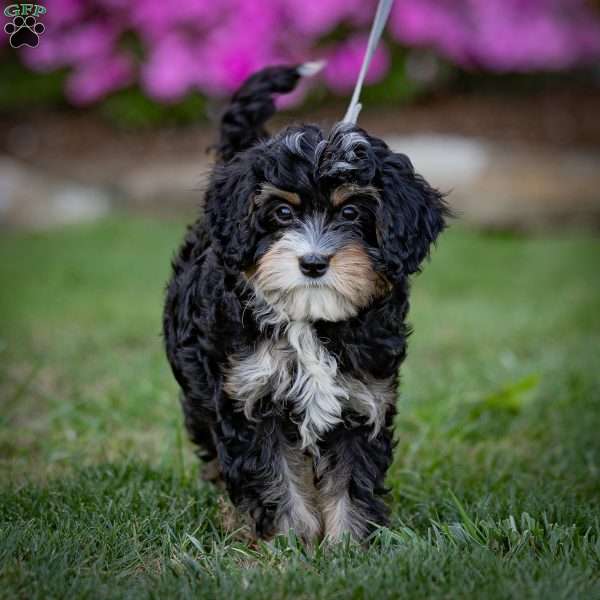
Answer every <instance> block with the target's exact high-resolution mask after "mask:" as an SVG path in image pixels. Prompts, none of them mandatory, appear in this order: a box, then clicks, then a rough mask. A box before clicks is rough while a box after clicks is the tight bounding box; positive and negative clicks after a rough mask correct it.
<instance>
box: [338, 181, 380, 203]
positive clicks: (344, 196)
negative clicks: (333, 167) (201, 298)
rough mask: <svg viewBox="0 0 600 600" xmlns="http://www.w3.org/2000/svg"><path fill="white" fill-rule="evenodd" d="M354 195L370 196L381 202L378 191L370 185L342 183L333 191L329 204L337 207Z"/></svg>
mask: <svg viewBox="0 0 600 600" xmlns="http://www.w3.org/2000/svg"><path fill="white" fill-rule="evenodd" d="M356 195H361V196H370V197H371V198H373V199H375V200H377V202H380V201H381V197H380V196H379V190H377V188H374V187H373V186H372V185H365V186H360V185H356V184H354V183H344V184H342V185H340V186H339V187H338V188H336V189H335V190H334V191H333V194H331V203H332V204H333V206H339V205H340V204H343V203H344V202H345V201H346V200H348V198H350V197H352V196H356Z"/></svg>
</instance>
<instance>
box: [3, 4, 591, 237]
mask: <svg viewBox="0 0 600 600" xmlns="http://www.w3.org/2000/svg"><path fill="white" fill-rule="evenodd" d="M5 6H6V10H5V11H4V16H3V18H4V23H11V22H12V20H13V18H14V15H16V14H19V13H18V11H19V10H20V9H19V8H18V7H19V6H21V5H20V4H18V3H17V4H15V3H13V2H6V3H5ZM34 6H38V7H41V8H38V9H37V13H38V14H37V17H36V18H37V21H39V22H40V23H42V24H43V25H44V27H45V31H44V32H43V33H42V34H41V35H40V36H39V44H38V45H37V46H36V47H34V48H31V47H27V46H22V47H20V48H19V49H13V48H12V47H11V46H10V45H9V39H10V36H9V35H8V34H6V33H2V34H1V35H0V131H1V134H0V226H4V227H17V228H19V227H25V228H31V227H33V228H46V227H51V226H54V225H57V224H61V223H71V222H78V221H86V220H93V219H96V218H99V217H101V216H105V215H106V214H108V213H110V212H111V211H114V210H118V211H134V212H138V211H139V212H144V213H150V214H160V215H161V216H166V215H170V214H171V215H177V214H186V215H187V214H189V213H190V212H191V211H193V208H194V207H195V205H196V204H197V201H198V197H199V193H198V189H197V188H198V186H199V182H200V181H201V174H202V172H203V171H205V170H206V167H207V166H208V165H209V161H210V156H209V154H207V153H206V149H207V147H208V146H209V145H210V143H211V142H212V140H213V136H214V124H215V122H216V120H218V116H219V114H220V111H221V109H222V108H223V106H224V104H225V102H226V99H227V97H228V96H229V95H230V94H231V93H232V92H233V91H234V90H235V89H236V88H237V87H238V86H239V85H240V84H241V82H242V81H243V80H244V79H245V78H246V77H247V76H248V75H249V74H251V73H252V72H254V71H255V70H257V69H259V68H260V67H263V66H265V65H269V64H276V63H282V62H284V63H298V62H303V61H306V60H314V59H321V58H325V59H327V61H328V62H327V66H326V68H325V70H324V72H323V73H322V74H321V76H319V77H317V78H315V79H314V80H312V81H310V82H306V84H305V85H304V86H303V87H302V89H300V90H298V92H295V93H293V94H292V95H290V96H289V97H282V98H281V99H280V104H281V108H282V109H283V111H284V112H282V113H280V116H279V117H278V119H277V120H276V121H275V123H274V127H278V126H281V125H282V124H285V123H287V122H289V121H291V120H297V119H301V120H306V121H316V122H319V123H322V124H324V125H327V124H332V123H333V122H335V121H336V120H337V119H339V118H340V117H341V116H342V115H343V113H344V110H345V107H346V103H347V101H348V98H349V95H350V93H351V89H352V86H353V83H354V82H355V80H356V76H357V73H358V70H359V66H360V62H361V60H362V55H363V51H364V48H365V44H366V38H367V35H368V29H369V27H370V23H371V20H372V17H373V14H374V11H375V6H376V2H375V1H374V0H302V1H300V0H270V1H257V0H186V1H184V2H180V3H178V4H177V5H174V4H173V3H170V2H164V1H162V0H145V1H144V2H134V1H133V0H52V1H44V0H40V1H39V2H38V4H37V5H34ZM15 7H17V8H15ZM599 64H600V2H598V1H597V0H397V1H396V3H395V6H394V8H393V11H392V15H391V19H390V22H389V25H388V27H387V31H386V33H385V34H384V40H383V42H382V43H381V45H380V47H379V48H378V50H377V53H376V55H375V59H374V61H373V64H372V66H371V69H370V73H369V76H368V84H369V85H368V86H367V87H366V89H365V90H364V96H363V103H364V110H363V113H362V116H361V120H360V124H361V125H362V126H363V127H365V128H366V129H368V130H369V131H371V132H372V133H374V134H377V135H380V136H382V137H384V138H385V139H386V140H387V141H388V142H389V143H390V145H391V146H393V147H394V148H396V149H398V150H402V151H404V152H406V153H408V154H409V155H410V156H411V157H412V159H413V161H414V163H415V165H416V167H417V169H418V170H420V171H421V172H422V173H423V174H424V175H425V176H426V177H427V178H428V179H430V181H432V183H433V184H435V185H437V186H438V187H440V188H442V189H444V190H452V191H453V194H452V196H451V202H452V204H453V205H454V206H455V208H457V209H458V212H459V214H460V215H461V218H462V220H463V221H464V222H465V223H469V224H473V225H475V226H477V227H484V228H490V227H491V228H502V229H504V228H506V229H511V230H514V229H518V230H527V231H529V230H539V229H544V228H552V227H560V228H562V227H564V226H566V225H569V226H575V227H584V228H596V227H597V226H598V224H599V223H600V198H599V193H598V190H600V179H599V178H600V174H599V173H600V170H599V169H598V165H599V164H600V162H599V161H598V158H599V157H600V67H599Z"/></svg>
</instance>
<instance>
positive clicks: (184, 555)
mask: <svg viewBox="0 0 600 600" xmlns="http://www.w3.org/2000/svg"><path fill="white" fill-rule="evenodd" d="M182 231H183V226H182V225H181V224H179V223H168V222H167V223H165V222H157V221H152V220H134V219H130V218H123V219H119V220H113V221H108V222H104V223H101V224H96V225H91V226H85V227H73V228H68V229H64V230H60V231H56V232H51V233H39V234H21V233H20V234H3V235H2V237H1V238H0V402H1V410H0V598H44V599H47V598H80V597H90V598H92V597H93V598H119V597H149V598H161V599H162V598H180V597H181V598H184V597H190V598H191V597H193V598H215V597H223V598H256V599H263V598H295V597H299V598H357V599H363V598H377V599H379V598H424V599H429V598H436V597H443V598H544V599H545V600H546V599H548V598H565V599H566V598H569V599H572V598H586V599H589V598H600V393H599V392H600V361H599V359H598V357H599V352H598V351H599V348H600V279H599V277H598V265H599V264H600V261H599V259H600V241H599V240H595V239H592V238H590V237H584V236H568V237H546V238H538V239H524V238H513V237H508V236H503V237H501V236H485V235H481V234H475V233H470V232H466V231H462V230H460V228H455V230H453V231H451V232H449V233H448V234H447V235H445V236H444V239H443V240H442V241H441V243H440V245H439V247H438V249H437V250H436V252H435V254H434V259H433V261H432V262H431V264H430V265H428V266H427V268H426V271H425V273H424V274H423V275H422V276H420V277H419V278H417V280H416V281H415V284H414V294H413V303H412V304H413V309H412V312H411V322H412V323H413V325H414V329H415V334H414V336H413V338H412V339H411V344H410V352H409V358H408V360H407V361H406V363H405V365H404V367H403V370H402V378H403V383H402V393H401V399H400V402H399V414H398V419H397V438H398V447H397V452H396V460H395V463H394V465H393V467H392V469H391V470H390V474H389V479H388V481H389V486H390V488H391V495H390V496H391V497H390V501H391V504H392V509H393V513H392V514H393V523H392V527H391V529H389V530H382V531H380V532H378V534H377V536H376V538H375V539H374V540H373V543H372V544H371V545H370V546H369V547H368V548H366V547H360V546H355V545H353V544H350V543H347V544H344V545H341V546H339V547H336V548H327V547H321V548H317V549H314V550H306V549H303V548H302V547H301V546H300V545H299V544H297V543H296V542H294V540H283V539H281V540H277V541H276V542H275V543H273V544H271V545H259V546H258V547H251V546H248V545H247V544H246V543H245V542H244V541H243V540H242V539H240V538H239V536H236V535H235V534H231V533H227V532H226V531H224V529H223V527H222V525H221V521H220V517H219V514H220V513H219V506H220V501H219V498H218V495H217V494H216V493H215V492H214V491H213V490H212V489H210V488H209V487H208V486H206V484H204V483H202V482H201V481H200V480H199V478H198V477H197V471H198V465H197V462H196V460H195V459H194V456H193V454H192V450H191V448H190V447H189V444H188V443H187V442H186V441H185V438H184V435H183V432H182V425H181V419H180V414H179V407H178V404H177V401H176V389H175V385H174V383H173V381H172V379H171V376H170V373H169V371H168V368H167V365H166V363H165V359H164V357H163V354H162V350H161V344H160V337H159V333H160V311H161V297H162V288H163V284H164V281H165V279H166V276H167V272H168V259H169V257H170V255H171V254H172V252H173V251H174V248H175V247H176V244H177V242H178V240H179V238H180V236H181V233H182Z"/></svg>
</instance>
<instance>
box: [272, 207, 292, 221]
mask: <svg viewBox="0 0 600 600" xmlns="http://www.w3.org/2000/svg"><path fill="white" fill-rule="evenodd" d="M273 214H274V216H275V220H276V221H277V222H278V223H279V224H280V225H289V224H290V223H291V222H292V221H293V220H294V211H293V210H292V209H291V208H290V206H288V205H287V204H280V205H279V206H278V207H277V208H276V209H275V210H274V211H273Z"/></svg>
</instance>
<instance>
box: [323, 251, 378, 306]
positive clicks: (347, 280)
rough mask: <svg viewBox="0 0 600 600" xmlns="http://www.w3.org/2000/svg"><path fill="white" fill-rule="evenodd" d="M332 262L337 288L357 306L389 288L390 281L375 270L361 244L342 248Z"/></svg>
mask: <svg viewBox="0 0 600 600" xmlns="http://www.w3.org/2000/svg"><path fill="white" fill-rule="evenodd" d="M330 264H331V270H332V272H333V274H334V280H335V287H336V289H337V290H338V291H339V292H340V293H341V294H343V295H344V296H346V297H347V298H348V299H349V300H350V301H351V302H352V303H353V304H354V305H355V306H360V307H363V306H366V305H367V304H369V302H371V300H372V299H373V298H375V297H379V296H382V295H383V294H384V293H385V292H386V291H388V290H389V283H388V282H387V281H386V280H385V279H384V278H383V276H382V275H380V274H379V273H376V272H375V271H374V270H373V265H372V263H371V260H370V258H369V257H368V256H367V253H366V252H365V250H364V248H363V247H362V246H361V245H360V244H350V245H348V246H346V247H345V248H342V249H341V250H340V251H339V252H337V253H336V254H335V255H334V256H333V258H332V259H331V263H330Z"/></svg>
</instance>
